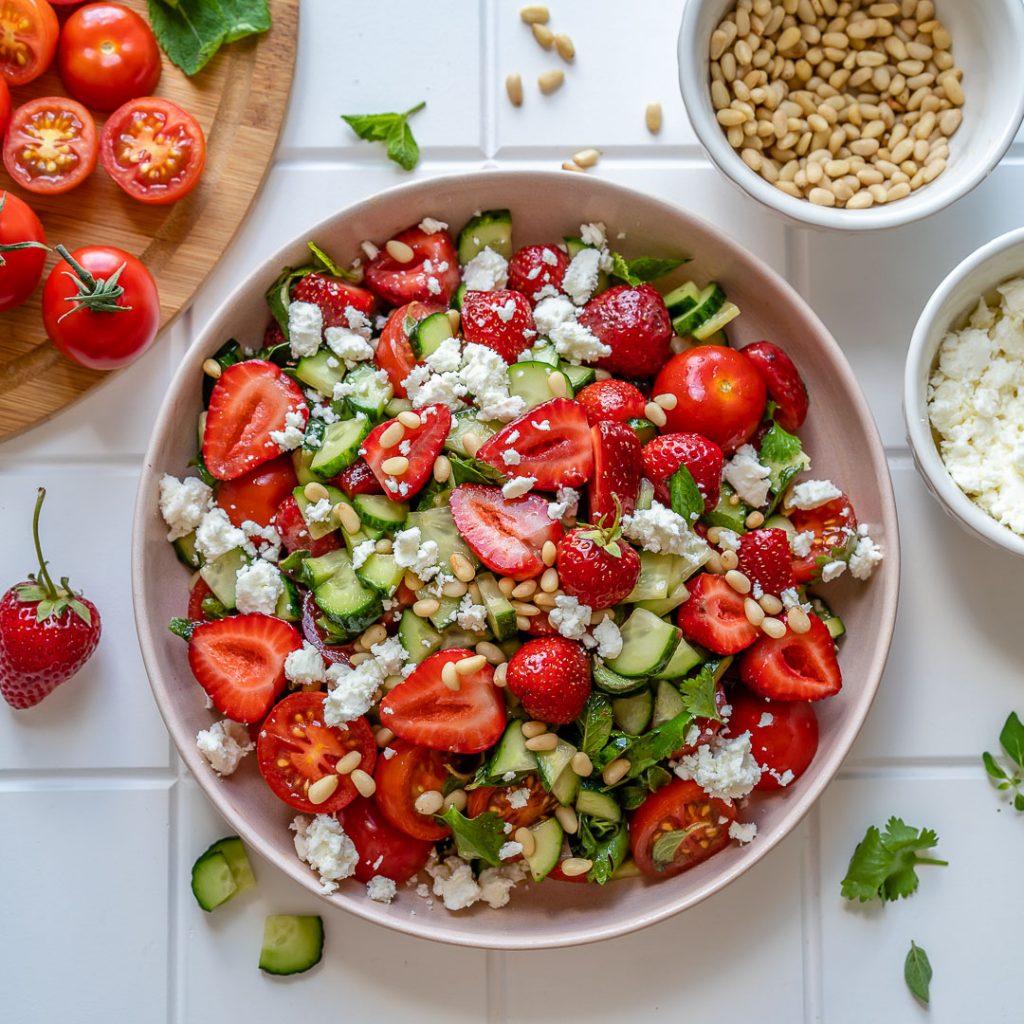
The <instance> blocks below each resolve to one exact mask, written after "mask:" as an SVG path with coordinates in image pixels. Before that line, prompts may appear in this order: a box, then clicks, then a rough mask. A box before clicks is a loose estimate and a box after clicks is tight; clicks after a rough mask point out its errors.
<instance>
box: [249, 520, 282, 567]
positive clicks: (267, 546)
mask: <svg viewBox="0 0 1024 1024" xmlns="http://www.w3.org/2000/svg"><path fill="white" fill-rule="evenodd" d="M241 529H242V533H244V534H245V537H246V540H247V541H248V542H249V544H251V545H252V549H253V551H254V552H255V553H257V554H258V555H259V556H260V558H265V559H266V560H267V561H268V562H276V561H277V560H278V559H279V558H280V557H281V544H282V539H281V534H280V533H278V531H277V528H276V527H274V526H260V524H259V523H256V522H253V521H252V520H251V519H244V520H242V527H241Z"/></svg>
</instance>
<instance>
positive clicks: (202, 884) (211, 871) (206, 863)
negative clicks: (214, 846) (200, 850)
mask: <svg viewBox="0 0 1024 1024" xmlns="http://www.w3.org/2000/svg"><path fill="white" fill-rule="evenodd" d="M192 894H193V895H194V896H195V898H196V903H198V904H199V906H201V907H202V908H203V910H205V911H207V912H209V911H211V910H215V909H216V908H217V907H219V906H220V905H221V904H222V903H227V901H228V900H229V899H231V897H232V896H236V895H238V883H237V882H236V881H235V876H234V875H233V874H232V873H231V867H230V865H229V864H228V859H227V857H225V856H224V854H223V853H221V852H220V851H219V850H207V851H206V852H205V853H204V854H202V855H201V856H200V858H199V859H198V860H197V861H196V862H195V864H193V865H192Z"/></svg>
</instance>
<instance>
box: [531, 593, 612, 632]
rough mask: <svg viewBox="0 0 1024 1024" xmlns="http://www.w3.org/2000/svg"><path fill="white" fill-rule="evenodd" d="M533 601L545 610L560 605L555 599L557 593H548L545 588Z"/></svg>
mask: <svg viewBox="0 0 1024 1024" xmlns="http://www.w3.org/2000/svg"><path fill="white" fill-rule="evenodd" d="M533 603H534V604H535V605H536V606H537V607H538V608H543V609H544V610H545V611H550V610H551V609H552V608H555V607H557V605H558V601H557V600H556V599H555V595H554V594H546V593H544V591H543V590H542V591H541V592H540V593H539V594H535V595H534V597H533ZM594 625H597V623H594Z"/></svg>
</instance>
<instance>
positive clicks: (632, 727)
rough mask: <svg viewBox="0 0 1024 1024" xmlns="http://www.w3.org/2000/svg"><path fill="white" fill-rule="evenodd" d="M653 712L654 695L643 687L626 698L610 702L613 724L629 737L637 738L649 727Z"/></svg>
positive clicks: (618, 698) (647, 688) (617, 698)
mask: <svg viewBox="0 0 1024 1024" xmlns="http://www.w3.org/2000/svg"><path fill="white" fill-rule="evenodd" d="M653 712H654V695H653V694H652V693H651V688H650V687H649V686H645V687H644V688H643V689H642V690H640V691H639V692H637V693H633V694H630V696H628V697H616V698H615V699H614V700H613V701H612V718H613V719H614V720H615V724H616V725H617V726H618V727H619V728H620V729H621V730H622V731H623V732H628V733H629V734H630V736H639V735H640V733H642V732H644V730H646V728H647V726H648V725H650V722H651V715H652V714H653Z"/></svg>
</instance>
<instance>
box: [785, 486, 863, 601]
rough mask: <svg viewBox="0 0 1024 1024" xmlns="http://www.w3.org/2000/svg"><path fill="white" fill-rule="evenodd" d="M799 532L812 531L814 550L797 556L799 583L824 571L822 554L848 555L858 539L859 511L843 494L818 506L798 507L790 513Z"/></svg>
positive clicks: (825, 555) (795, 563)
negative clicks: (819, 563) (856, 510)
mask: <svg viewBox="0 0 1024 1024" xmlns="http://www.w3.org/2000/svg"><path fill="white" fill-rule="evenodd" d="M789 521H790V522H791V523H792V524H793V526H794V527H795V529H796V532H797V533H806V532H808V531H809V532H811V533H813V534H814V539H813V540H812V541H811V550H810V551H809V552H808V553H807V554H806V555H805V556H804V557H803V558H798V557H796V556H794V558H793V575H794V576H795V577H796V581H797V583H809V582H810V581H811V580H813V579H816V578H817V576H818V574H819V573H820V572H821V566H819V565H818V559H819V558H826V559H829V560H831V559H836V558H844V557H845V556H846V554H847V553H848V552H849V551H850V550H851V546H852V545H853V544H854V543H856V539H857V513H856V512H854V510H853V505H852V504H851V503H850V499H849V498H848V497H847V496H846V495H845V494H842V495H840V496H839V497H838V498H833V499H832V501H829V502H826V503H825V504H824V505H819V506H818V507H817V508H796V509H793V512H792V514H791V515H790V517H789Z"/></svg>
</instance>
